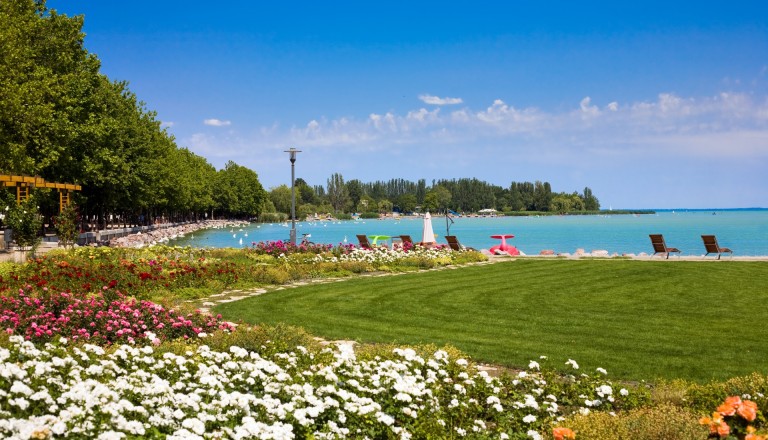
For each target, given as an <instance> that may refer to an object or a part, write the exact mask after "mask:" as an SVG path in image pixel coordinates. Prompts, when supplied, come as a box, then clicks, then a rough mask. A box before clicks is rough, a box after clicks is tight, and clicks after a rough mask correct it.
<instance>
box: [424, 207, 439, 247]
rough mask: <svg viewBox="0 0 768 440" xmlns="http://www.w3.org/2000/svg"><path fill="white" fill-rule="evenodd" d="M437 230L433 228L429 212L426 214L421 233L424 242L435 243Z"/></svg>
mask: <svg viewBox="0 0 768 440" xmlns="http://www.w3.org/2000/svg"><path fill="white" fill-rule="evenodd" d="M435 241H436V240H435V232H434V231H433V230H432V216H431V215H429V212H427V213H426V214H425V215H424V230H423V232H422V233H421V242H422V243H435Z"/></svg>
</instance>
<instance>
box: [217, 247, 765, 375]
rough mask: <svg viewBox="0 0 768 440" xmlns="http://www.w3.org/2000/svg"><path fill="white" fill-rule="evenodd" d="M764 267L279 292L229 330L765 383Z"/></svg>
mask: <svg viewBox="0 0 768 440" xmlns="http://www.w3.org/2000/svg"><path fill="white" fill-rule="evenodd" d="M766 306H768V263H765V262H731V261H722V262H688V261H673V262H672V261H652V262H648V261H631V260H525V259H521V260H517V261H510V262H505V263H497V264H492V265H482V266H471V267H464V268H460V269H456V270H443V271H431V272H423V273H414V274H407V275H401V276H391V277H361V278H357V279H350V280H347V281H344V282H340V283H330V284H321V285H311V286H305V287H299V288H295V289H288V290H281V291H276V292H272V293H268V294H265V295H262V296H258V297H255V298H250V299H246V300H241V301H237V302H234V303H228V304H224V305H221V306H219V307H217V309H216V310H217V311H218V312H220V313H222V314H223V315H224V316H225V317H226V318H228V319H231V320H243V321H245V322H250V323H268V324H275V323H278V322H285V323H288V324H292V325H297V326H302V327H304V328H306V329H307V330H308V331H310V332H311V333H313V334H316V335H318V336H321V337H324V338H327V339H355V340H358V341H365V342H395V343H401V344H418V343H436V344H451V345H454V346H456V347H458V348H460V349H462V350H464V351H465V352H467V353H468V354H470V355H471V356H472V357H473V358H474V359H476V360H480V361H486V362H493V363H499V364H504V365H508V366H521V365H525V364H527V363H528V361H529V360H531V359H537V358H538V357H539V356H540V355H546V356H549V357H550V358H552V359H553V360H557V361H558V362H561V361H562V362H564V361H565V360H566V359H568V358H571V359H576V360H577V361H578V362H579V363H581V364H583V365H585V366H590V367H591V368H594V367H598V366H600V367H604V368H607V369H608V370H609V371H610V372H611V373H612V375H615V376H618V377H622V378H627V379H636V380H640V379H646V380H654V379H656V378H659V377H664V378H687V379H691V380H696V381H705V380H708V379H711V378H717V379H722V378H726V377H732V376H735V375H740V374H748V373H751V372H753V371H759V372H763V373H768V326H766V325H764V323H765V322H768V307H766Z"/></svg>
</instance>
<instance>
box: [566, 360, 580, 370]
mask: <svg viewBox="0 0 768 440" xmlns="http://www.w3.org/2000/svg"><path fill="white" fill-rule="evenodd" d="M565 365H570V366H572V367H573V369H574V370H578V369H579V364H577V363H576V361H574V360H573V359H568V362H566V363H565Z"/></svg>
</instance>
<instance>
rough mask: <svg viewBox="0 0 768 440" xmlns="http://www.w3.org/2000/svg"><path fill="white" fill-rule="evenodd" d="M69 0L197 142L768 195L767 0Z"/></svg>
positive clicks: (199, 147) (311, 161)
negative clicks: (233, 0)
mask: <svg viewBox="0 0 768 440" xmlns="http://www.w3.org/2000/svg"><path fill="white" fill-rule="evenodd" d="M623 3H629V2H572V1H562V2H557V1H549V2H513V1H509V2H483V1H475V2H455V3H454V2H445V1H443V2H399V1H393V2H386V3H382V2H357V1H355V2H252V3H222V4H220V5H217V6H216V7H213V8H212V7H211V5H212V3H210V2H197V1H184V2H181V1H162V2H154V1H153V2H149V1H144V0H139V1H130V2H111V1H98V2H95V1H86V0H57V1H49V2H48V6H49V7H51V8H54V9H56V10H57V11H59V12H60V13H64V14H67V15H81V14H82V15H84V16H85V26H84V31H85V33H86V34H87V35H86V40H85V41H86V48H87V49H88V50H89V51H90V52H93V53H95V54H97V55H98V57H99V58H100V59H101V61H102V71H103V73H105V74H106V75H108V76H109V77H110V78H112V79H113V80H126V81H128V82H129V87H130V89H131V90H132V91H133V92H134V93H136V95H137V96H138V97H139V99H140V100H142V101H144V102H145V103H146V105H147V108H148V109H150V110H154V111H156V112H157V113H158V118H159V119H160V120H161V121H163V123H164V125H165V126H166V127H167V129H168V131H169V132H170V133H171V134H172V135H174V137H175V138H176V141H177V143H178V145H179V146H182V147H187V148H189V149H190V150H192V151H194V152H195V153H197V154H199V155H201V156H204V157H206V158H207V159H208V160H209V162H211V163H212V164H213V165H215V166H216V167H217V168H221V167H222V166H223V165H224V163H226V161H228V160H233V161H235V162H236V163H238V164H240V165H244V166H246V167H248V168H251V169H253V170H254V171H256V172H257V173H258V174H259V178H260V180H261V182H262V183H263V184H264V186H265V187H266V188H269V187H273V186H276V185H280V184H290V163H289V161H288V155H287V154H286V153H284V152H283V151H284V150H286V149H288V148H289V147H295V148H298V149H299V150H302V153H300V154H299V156H298V160H297V162H296V175H297V177H302V178H304V179H305V180H306V181H307V182H308V183H310V184H312V185H318V184H322V185H324V184H325V183H326V180H327V179H328V177H329V176H330V175H331V174H332V173H336V172H338V173H341V174H342V175H343V176H344V178H345V180H350V179H360V180H362V181H374V180H388V179H390V178H404V179H409V180H414V181H415V180H418V179H420V178H424V179H427V182H428V184H429V183H431V182H432V180H433V179H441V178H461V177H477V178H479V179H482V180H486V181H488V182H491V183H494V184H497V185H501V186H505V187H506V186H508V185H509V184H510V182H512V181H535V180H542V181H548V182H550V183H551V184H552V187H553V189H554V190H555V191H566V192H573V191H579V192H581V191H582V190H583V189H584V187H585V186H589V187H590V188H591V189H592V190H593V192H594V193H595V195H597V196H598V198H599V199H600V201H601V204H602V205H603V207H604V208H608V207H609V206H612V207H613V208H716V207H719V208H726V207H753V206H761V207H768V3H765V2H758V1H730V2H722V1H717V2H715V1H696V2H689V1H678V2H656V1H650V2H633V3H632V4H623Z"/></svg>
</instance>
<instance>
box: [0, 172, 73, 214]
mask: <svg viewBox="0 0 768 440" xmlns="http://www.w3.org/2000/svg"><path fill="white" fill-rule="evenodd" d="M0 186H5V187H16V203H21V202H23V201H25V200H27V199H28V198H29V194H30V190H32V188H54V189H57V190H58V191H59V211H61V210H63V209H64V207H65V206H68V205H69V203H70V202H71V194H70V191H80V190H82V187H81V186H80V185H75V184H74V183H55V182H46V181H45V179H43V178H42V177H30V176H14V175H9V174H0Z"/></svg>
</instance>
